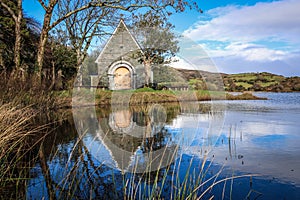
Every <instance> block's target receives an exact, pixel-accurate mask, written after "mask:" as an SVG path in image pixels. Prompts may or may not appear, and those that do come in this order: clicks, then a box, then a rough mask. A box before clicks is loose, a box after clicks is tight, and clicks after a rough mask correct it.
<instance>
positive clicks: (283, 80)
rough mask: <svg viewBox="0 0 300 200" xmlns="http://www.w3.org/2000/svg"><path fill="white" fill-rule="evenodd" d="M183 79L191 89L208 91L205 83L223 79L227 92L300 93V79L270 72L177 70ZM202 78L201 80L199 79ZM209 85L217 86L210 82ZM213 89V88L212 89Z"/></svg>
mask: <svg viewBox="0 0 300 200" xmlns="http://www.w3.org/2000/svg"><path fill="white" fill-rule="evenodd" d="M176 70H177V71H178V72H179V73H180V74H181V78H184V79H185V80H186V81H188V83H189V87H191V88H194V89H206V88H205V87H206V84H205V82H204V81H203V80H204V79H205V80H207V79H209V80H220V79H217V78H216V77H220V75H221V77H222V79H223V82H224V87H225V90H226V91H231V92H242V91H268V92H296V91H297V92H298V91H300V77H284V76H281V75H276V74H272V73H268V72H262V73H241V74H225V73H221V74H217V73H210V72H205V71H197V70H186V69H176ZM199 77H200V78H199ZM209 84H216V87H217V85H218V83H214V82H213V81H210V82H209ZM210 88H211V87H210Z"/></svg>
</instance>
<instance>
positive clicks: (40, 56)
mask: <svg viewBox="0 0 300 200" xmlns="http://www.w3.org/2000/svg"><path fill="white" fill-rule="evenodd" d="M51 15H52V14H46V15H45V18H44V23H43V28H42V32H41V36H40V41H39V47H38V52H37V67H38V71H37V79H38V80H37V81H38V82H39V83H41V81H42V71H43V63H44V54H45V46H46V44H47V39H48V34H49V33H48V27H49V24H50V20H51Z"/></svg>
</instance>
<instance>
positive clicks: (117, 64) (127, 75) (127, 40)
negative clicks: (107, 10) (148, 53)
mask: <svg viewBox="0 0 300 200" xmlns="http://www.w3.org/2000/svg"><path fill="white" fill-rule="evenodd" d="M141 55H143V51H142V49H141V47H140V45H139V44H138V42H137V40H136V39H135V37H134V36H133V35H132V33H131V32H130V31H129V29H128V27H127V26H126V24H125V23H124V21H123V20H122V19H121V20H120V22H119V24H118V26H117V28H116V29H115V30H114V32H113V34H112V35H111V37H110V38H109V40H108V41H107V43H106V45H105V46H104V48H103V50H102V51H101V53H100V55H99V56H98V58H97V59H96V61H95V62H96V63H97V66H98V74H97V75H93V76H91V86H92V87H101V88H106V89H109V90H130V89H136V88H139V87H142V86H143V85H144V84H145V69H144V65H143V63H142V62H141V61H140V58H141Z"/></svg>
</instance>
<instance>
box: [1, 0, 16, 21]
mask: <svg viewBox="0 0 300 200" xmlns="http://www.w3.org/2000/svg"><path fill="white" fill-rule="evenodd" d="M0 3H1V6H3V7H4V8H5V9H6V10H7V11H8V12H9V14H10V15H11V16H12V18H13V19H14V21H15V22H17V20H18V18H17V16H16V15H15V13H14V11H13V10H12V9H11V8H10V7H9V6H8V5H6V4H5V3H3V2H2V1H1V2H0Z"/></svg>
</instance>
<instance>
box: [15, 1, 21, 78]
mask: <svg viewBox="0 0 300 200" xmlns="http://www.w3.org/2000/svg"><path fill="white" fill-rule="evenodd" d="M22 19H23V14H22V0H18V7H17V16H16V20H15V21H16V22H15V24H16V25H15V34H16V41H15V50H14V61H15V66H16V69H17V70H19V69H20V67H21V39H22V36H21V25H22ZM21 72H22V73H23V70H21ZM22 76H23V74H22Z"/></svg>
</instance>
